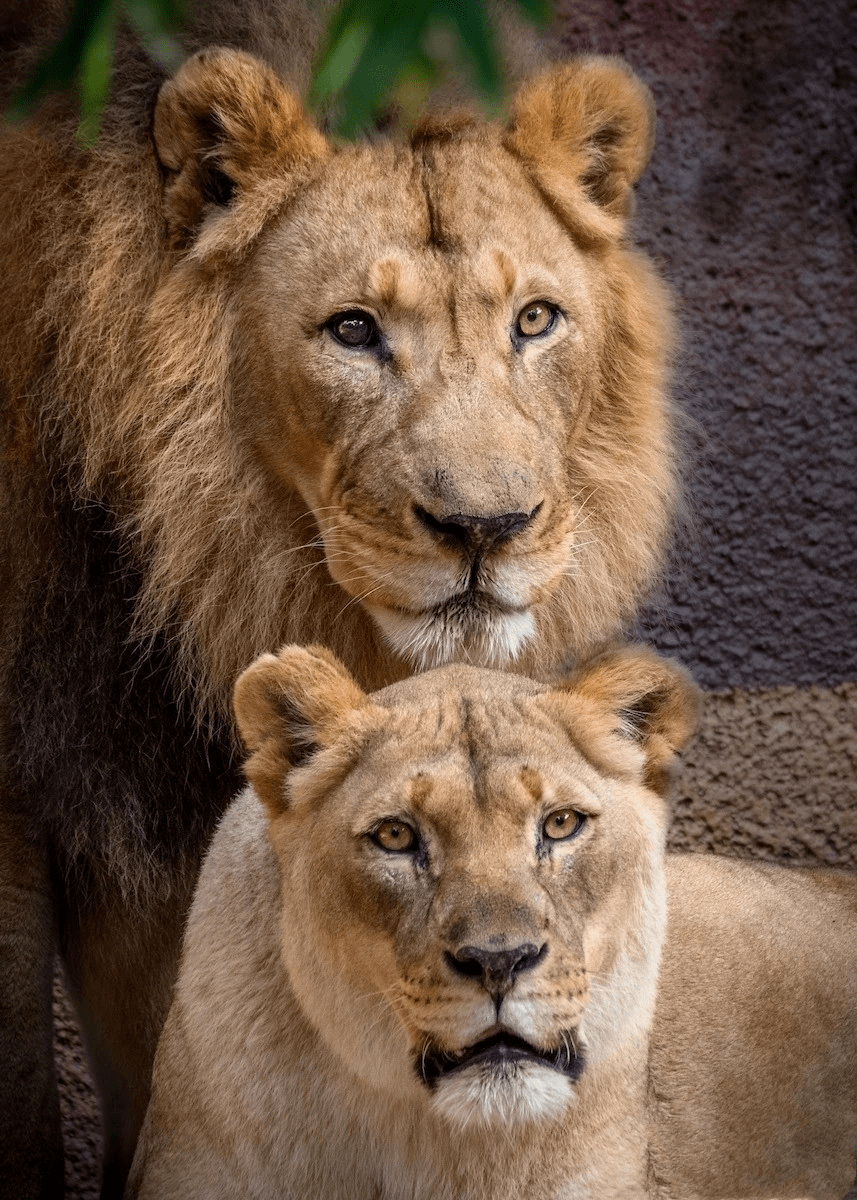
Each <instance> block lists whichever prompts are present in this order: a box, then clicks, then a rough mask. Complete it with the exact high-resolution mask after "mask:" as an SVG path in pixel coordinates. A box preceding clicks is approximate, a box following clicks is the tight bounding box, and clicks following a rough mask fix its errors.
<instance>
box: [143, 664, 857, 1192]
mask: <svg viewBox="0 0 857 1200" xmlns="http://www.w3.org/2000/svg"><path fill="white" fill-rule="evenodd" d="M696 708H697V697H696V694H695V691H694V688H693V685H692V684H691V683H690V681H689V679H688V678H687V676H686V675H685V673H684V672H683V671H682V670H681V669H680V668H679V667H677V666H676V665H675V664H674V663H671V662H669V661H666V660H661V659H658V658H657V657H656V656H654V655H653V654H651V653H650V652H649V651H646V650H644V649H641V648H626V649H623V650H618V651H613V652H610V653H608V654H606V655H603V656H601V657H599V658H597V659H595V660H594V661H592V662H591V663H590V664H589V665H587V666H585V667H583V668H581V669H579V670H578V672H577V673H576V674H574V675H572V677H571V678H570V679H567V680H565V681H563V682H561V683H552V684H551V683H545V684H539V683H536V682H534V681H533V680H530V679H525V678H522V677H520V676H517V675H511V674H504V673H500V672H496V671H486V670H484V669H478V668H474V667H468V666H451V667H444V668H441V670H439V671H434V672H430V673H427V674H424V675H420V676H416V677H415V678H412V679H408V680H406V681H404V682H401V683H396V684H394V685H392V686H391V687H388V688H385V689H383V690H382V691H380V692H377V693H374V694H372V695H368V696H367V695H366V694H365V693H364V692H363V691H362V690H361V689H360V688H359V687H358V686H357V685H356V683H355V682H354V680H353V678H352V677H351V676H350V675H349V674H348V673H347V672H346V671H345V670H344V669H343V668H342V666H341V664H339V663H337V661H336V660H335V659H334V657H333V656H332V655H331V654H330V653H329V652H328V651H327V650H325V649H323V648H321V647H310V648H307V649H303V648H300V647H286V648H285V649H284V650H283V651H282V652H281V653H280V654H279V656H277V657H275V656H274V655H270V654H268V655H265V656H263V657H262V658H261V659H259V661H258V662H257V663H256V664H254V665H253V666H252V667H250V668H249V669H248V670H247V671H246V672H245V673H244V674H243V675H242V677H241V679H240V680H239V681H238V685H237V687H236V693H235V710H236V717H237V721H238V726H239V728H240V730H241V734H242V736H243V738H244V739H245V741H246V743H247V746H248V749H249V750H250V751H251V755H250V758H249V760H248V763H247V768H246V770H247V776H248V778H249V779H250V782H251V784H252V789H248V790H247V791H246V792H245V793H244V794H242V795H241V796H240V797H239V798H238V799H237V800H236V802H235V804H234V805H233V806H232V807H231V808H230V809H229V812H228V813H227V815H226V817H225V818H224V820H223V822H222V824H221V826H220V828H219V829H218V832H217V834H216V835H215V838H214V841H213V843H212V847H211V850H210V852H209V854H208V857H207V858H206V861H205V863H204V865H203V869H202V873H201V876H200V882H199V887H198V890H197V894H196V897H195V899H194V903H193V906H192V908H191V913H190V918H189V921H188V931H187V937H186V939H185V946H184V952H183V956H182V963H181V968H180V971H179V979H178V984H177V986H176V995H175V1000H174V1002H173V1006H172V1008H171V1010H170V1014H169V1016H168V1018H167V1022H166V1025H165V1027H164V1033H163V1036H162V1038H161V1042H160V1045H159V1048H158V1053H157V1056H156V1059H155V1070H154V1077H153V1083H152V1100H151V1104H150V1107H149V1113H148V1116H147V1119H146V1122H145V1124H144V1126H143V1132H142V1135H141V1138H140V1143H139V1147H138V1151H137V1158H136V1159H135V1165H134V1169H133V1170H132V1175H131V1180H130V1186H129V1200H130V1198H131V1197H134V1198H135V1200H208V1198H209V1197H213V1196H217V1197H218V1198H219V1200H249V1198H250V1197H252V1198H253V1200H291V1198H295V1200H298V1198H300V1200H508V1198H510V1197H513V1198H515V1200H523V1198H525V1197H526V1200H642V1197H650V1198H651V1200H750V1198H751V1197H755V1198H756V1200H843V1197H844V1196H845V1193H846V1191H847V1190H848V1186H849V1184H850V1183H851V1181H852V1180H853V1178H854V1170H855V1154H857V879H855V878H854V877H852V876H848V875H846V874H844V873H841V872H835V871H805V870H803V871H801V870H787V869H783V868H777V867H771V866H770V865H767V864H764V865H763V864H758V863H752V862H740V861H738V860H730V859H725V858H716V857H714V856H713V855H665V853H664V841H665V835H666V826H667V805H666V804H665V802H664V798H663V792H664V791H665V788H666V785H667V783H668V777H669V766H670V760H671V758H672V757H673V755H674V753H675V751H676V750H677V749H679V748H680V747H681V746H682V745H683V744H684V742H685V741H686V740H687V737H688V736H689V734H690V733H691V731H692V729H693V725H694V719H695V715H696Z"/></svg>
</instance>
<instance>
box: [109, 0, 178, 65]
mask: <svg viewBox="0 0 857 1200" xmlns="http://www.w3.org/2000/svg"><path fill="white" fill-rule="evenodd" d="M124 8H125V14H126V16H127V18H128V20H129V22H130V23H131V25H132V26H133V27H134V31H135V32H136V34H137V36H138V37H139V39H140V41H141V42H142V43H143V45H144V46H145V47H146V49H147V50H148V52H149V54H150V55H151V56H152V58H153V59H154V60H155V62H156V63H157V64H158V66H160V67H162V68H163V69H164V70H165V71H167V72H168V73H169V74H170V75H171V74H172V73H173V72H174V71H177V70H178V69H179V67H180V66H181V65H182V63H183V62H184V60H185V52H184V50H183V49H182V46H181V43H180V42H179V41H178V40H177V39H176V38H175V37H174V36H173V35H174V34H175V33H176V31H177V30H178V29H179V28H180V27H181V23H182V21H183V20H184V17H185V4H184V2H183V0H125V3H124Z"/></svg>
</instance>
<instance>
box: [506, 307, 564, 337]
mask: <svg viewBox="0 0 857 1200" xmlns="http://www.w3.org/2000/svg"><path fill="white" fill-rule="evenodd" d="M555 320H556V309H555V308H553V307H552V305H550V304H528V305H527V307H526V308H522V309H521V311H520V312H519V313H518V320H517V322H516V324H515V332H516V333H517V334H518V336H519V337H538V335H539V334H540V333H547V331H548V330H549V329H550V328H551V326H552V325H553V323H554V321H555Z"/></svg>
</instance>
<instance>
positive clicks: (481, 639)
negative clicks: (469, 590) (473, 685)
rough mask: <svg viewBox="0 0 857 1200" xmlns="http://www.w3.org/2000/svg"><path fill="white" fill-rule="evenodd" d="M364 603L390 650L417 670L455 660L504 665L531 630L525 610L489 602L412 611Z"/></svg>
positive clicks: (533, 627) (530, 635) (532, 624)
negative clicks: (503, 606)
mask: <svg viewBox="0 0 857 1200" xmlns="http://www.w3.org/2000/svg"><path fill="white" fill-rule="evenodd" d="M366 607H367V610H368V611H369V613H370V614H371V616H372V617H373V618H374V620H375V621H376V623H377V624H378V626H379V627H380V629H381V632H382V633H383V635H384V637H385V639H386V641H387V643H388V645H389V646H390V648H391V650H392V651H393V653H394V654H396V655H397V656H398V657H399V658H401V659H403V660H404V661H405V662H407V663H409V664H410V665H411V666H412V667H413V668H414V669H415V670H417V671H427V670H429V669H431V668H432V667H442V666H445V665H446V664H447V663H455V662H466V663H471V664H472V665H473V666H477V667H504V666H507V665H508V664H509V663H511V662H514V660H515V659H516V658H517V656H518V655H519V654H520V652H521V650H522V649H523V647H524V646H525V645H526V643H527V642H529V641H530V640H531V639H532V638H533V637H534V636H535V632H536V623H535V620H534V618H533V615H532V613H531V612H530V610H529V609H523V610H520V611H517V610H515V611H508V610H503V609H502V608H499V607H498V606H496V605H494V604H492V603H490V601H481V602H478V603H475V602H474V601H473V600H471V601H470V602H469V603H467V604H461V605H458V604H455V603H447V604H445V605H443V606H441V607H438V608H435V609H430V610H427V611H425V612H416V613H410V612H406V611H403V610H401V609H390V608H383V607H381V606H380V605H367V606H366Z"/></svg>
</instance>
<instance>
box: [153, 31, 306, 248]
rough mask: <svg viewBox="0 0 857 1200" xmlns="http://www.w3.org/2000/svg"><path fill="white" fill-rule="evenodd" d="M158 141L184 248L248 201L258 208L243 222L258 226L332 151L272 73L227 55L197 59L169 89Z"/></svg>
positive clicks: (175, 230) (205, 53) (158, 112)
mask: <svg viewBox="0 0 857 1200" xmlns="http://www.w3.org/2000/svg"><path fill="white" fill-rule="evenodd" d="M153 137H154V142H155V150H156V152H157V155H158V158H159V159H160V161H161V163H162V164H163V166H164V167H165V168H166V169H167V171H168V172H169V176H168V179H167V184H166V213H167V222H168V225H169V227H170V233H171V235H172V237H173V239H174V241H175V242H176V243H177V244H180V245H186V244H187V243H188V242H190V241H191V240H192V238H193V236H194V234H195V232H196V231H197V229H198V228H199V226H200V224H201V223H202V221H203V218H204V217H205V216H206V215H208V214H209V213H211V212H213V211H215V210H216V209H218V208H220V209H223V208H227V207H235V201H236V200H241V199H244V200H246V198H247V197H252V198H253V199H254V201H255V202H254V203H252V204H251V205H249V206H248V205H246V204H245V208H248V207H249V208H250V209H251V210H252V211H249V212H246V213H244V214H243V215H244V218H245V220H244V223H245V224H249V225H251V226H252V225H254V224H255V225H257V226H258V224H259V220H260V219H262V220H263V219H264V218H265V216H266V215H267V213H268V212H269V211H270V209H271V207H272V205H279V204H280V203H282V200H283V199H284V198H285V197H286V196H287V195H288V193H289V192H290V191H292V190H293V189H294V188H295V187H296V186H297V184H298V182H299V181H300V179H301V177H302V176H303V175H304V174H305V172H306V170H307V168H308V167H309V166H310V165H311V164H312V163H313V162H314V161H316V160H317V159H318V158H320V157H321V156H322V155H324V154H326V153H327V150H328V144H327V142H326V141H325V139H324V137H323V136H322V135H321V134H320V133H319V132H318V130H317V129H316V128H315V126H314V125H313V124H312V123H311V122H310V121H309V120H308V118H307V117H306V115H305V113H304V111H303V108H302V107H301V104H300V101H299V100H298V99H297V98H296V97H295V96H293V95H292V93H291V92H290V91H289V90H288V88H286V87H285V86H284V85H283V83H282V82H281V81H280V79H279V77H278V76H277V75H276V74H275V72H274V71H272V70H271V68H270V67H268V66H266V65H265V64H264V63H263V62H261V61H260V60H259V59H257V58H254V57H253V56H252V55H251V54H245V53H244V52H243V51H238V50H226V49H220V48H214V49H210V50H201V51H200V52H199V53H198V54H194V55H193V56H192V57H191V58H189V59H188V60H187V62H185V63H184V64H183V65H182V66H181V67H180V69H179V71H178V72H177V73H176V75H175V77H174V78H173V79H170V80H168V81H167V82H166V83H165V84H164V85H163V87H162V88H161V90H160V93H159V95H158V100H157V104H156V106H155V116H154V127H153ZM253 217H255V218H256V220H255V222H254V221H253V220H252V218H253ZM236 233H239V235H240V231H236V230H234V229H233V230H232V231H231V237H232V240H233V241H234V240H235V236H236ZM245 244H246V241H245Z"/></svg>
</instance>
